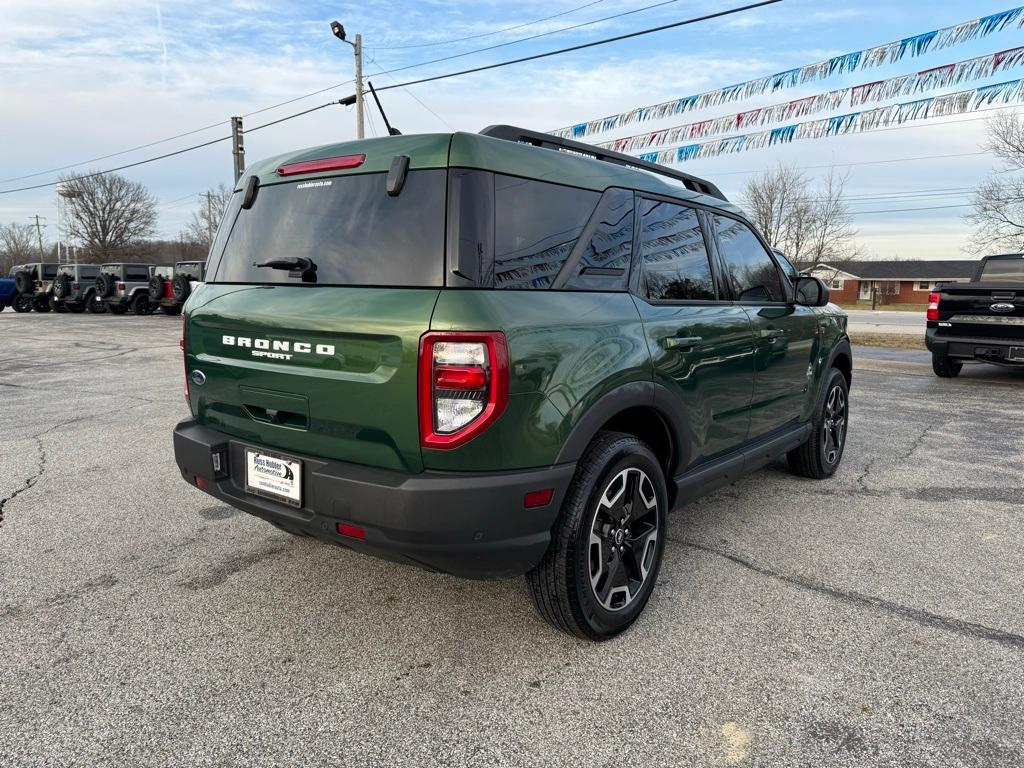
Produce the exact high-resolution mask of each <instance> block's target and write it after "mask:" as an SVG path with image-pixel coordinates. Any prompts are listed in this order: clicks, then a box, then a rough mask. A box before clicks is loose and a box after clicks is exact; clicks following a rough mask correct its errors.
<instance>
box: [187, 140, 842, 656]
mask: <svg viewBox="0 0 1024 768" xmlns="http://www.w3.org/2000/svg"><path fill="white" fill-rule="evenodd" d="M247 173H248V176H246V177H244V178H243V179H242V180H241V182H240V184H239V186H238V187H237V189H236V190H235V192H234V195H233V197H232V198H231V202H230V204H229V205H228V208H227V211H226V213H225V216H224V219H223V222H222V223H221V226H220V230H219V231H218V234H217V237H216V240H215V242H214V245H213V247H212V249H211V251H210V257H209V262H208V267H207V274H206V281H205V282H204V283H203V284H202V285H201V286H199V287H198V288H197V289H196V291H195V292H194V294H193V296H192V298H191V299H190V300H189V301H188V302H187V304H186V306H185V320H184V323H183V339H182V346H183V349H184V351H185V355H184V367H185V397H186V400H187V402H188V405H189V408H190V409H191V412H192V417H191V418H189V419H187V420H185V421H182V422H181V423H180V424H178V426H177V427H176V429H175V432H174V450H175V457H176V460H177V463H178V467H179V469H180V471H181V474H182V476H183V477H184V478H185V480H187V481H188V482H190V483H192V484H194V485H195V486H196V487H198V488H200V489H202V490H204V491H205V492H206V493H208V494H210V495H212V496H215V497H216V498H218V499H220V500H222V501H223V502H226V503H228V504H231V505H232V506H235V507H238V508H239V509H242V510H244V511H246V512H249V513H251V514H253V515H256V516H258V517H261V518H263V519H265V520H267V521H269V522H271V523H273V524H274V525H276V526H278V527H279V528H281V529H283V530H285V531H288V532H291V533H294V534H297V535H306V536H315V537H317V538H319V539H322V540H324V541H327V542H331V543H334V544H340V545H344V546H347V547H351V548H353V549H356V550H359V551H361V552H365V553H370V554H374V555H379V556H382V557H386V558H390V559H394V560H399V561H402V562H407V563H413V564H416V565H419V566H423V567H426V568H430V569H435V570H439V571H445V572H448V573H451V574H456V575H458V576H464V577H471V578H493V577H507V576H514V575H518V574H526V583H527V587H528V590H529V593H530V595H531V597H532V599H533V602H534V605H535V606H536V608H537V610H538V611H539V613H540V615H541V616H543V617H544V618H545V619H546V620H547V621H549V622H550V623H551V624H553V625H554V626H556V627H559V628H561V629H563V630H566V631H568V632H571V633H574V634H576V635H579V636H581V637H584V638H591V639H603V638H607V637H610V636H612V635H615V634H616V633H618V632H621V631H623V630H624V629H626V628H627V627H628V626H629V625H630V624H631V623H632V622H633V621H634V620H635V619H636V618H637V616H638V615H639V614H640V612H641V611H642V610H643V608H644V606H645V604H646V603H647V601H648V599H649V598H650V596H651V592H652V590H653V589H654V585H655V581H656V579H657V577H658V572H659V570H660V568H661V565H662V559H663V552H664V549H665V542H666V539H667V537H668V530H667V528H666V515H667V513H668V512H669V511H670V510H672V509H674V508H675V507H677V506H679V505H680V504H683V503H686V502H689V501H691V500H693V499H695V498H697V497H698V496H700V495H701V494H704V493H707V492H708V491H710V490H713V489H715V488H718V487H720V486H722V485H726V484H729V483H732V482H734V481H735V480H736V479H737V478H739V477H740V476H741V475H743V474H745V473H748V472H752V471H754V470H756V469H758V468H760V467H763V466H764V465H766V464H767V463H769V462H771V461H772V460H774V459H776V458H778V457H782V456H785V457H787V458H788V461H789V466H790V467H791V469H792V470H793V471H794V472H795V473H796V474H798V475H802V476H805V477H811V478H819V479H820V478H827V477H829V476H830V475H832V474H833V473H834V472H835V471H836V468H837V467H838V466H839V463H840V461H841V460H842V456H843V450H844V448H845V444H846V427H847V419H848V412H849V386H850V380H851V363H852V353H851V348H850V342H849V339H848V338H847V335H846V332H845V315H843V314H842V313H841V312H839V311H835V310H831V309H828V308H827V307H826V305H827V303H828V298H829V292H828V289H827V287H826V286H825V285H824V283H822V282H821V281H820V280H817V279H816V278H813V277H802V276H799V275H791V277H792V281H791V280H789V279H787V277H786V275H785V274H784V272H783V269H782V265H780V264H779V262H778V260H777V259H776V258H775V257H774V255H773V254H772V252H771V250H770V248H769V247H768V245H767V243H766V242H765V240H764V238H763V237H762V236H761V235H760V233H758V232H757V230H756V229H755V228H754V226H753V225H752V224H751V223H750V222H749V220H748V219H747V218H745V216H744V215H743V213H742V212H741V211H740V210H739V209H738V208H736V207H735V206H733V205H731V204H730V203H728V202H727V201H726V199H725V197H724V196H723V195H722V193H721V192H720V191H719V190H718V188H717V187H715V186H714V185H713V184H711V183H709V182H707V181H704V180H702V179H699V178H696V177H694V176H691V175H689V174H686V173H682V172H680V171H676V170H670V169H667V168H664V167H662V166H658V165H654V164H652V163H648V162H645V161H642V160H639V159H637V158H635V157H629V156H626V155H621V154H618V153H613V152H609V151H606V150H603V149H598V148H596V147H592V146H589V145H586V144H581V143H578V142H573V141H568V140H562V139H556V138H554V137H552V136H548V135H545V134H539V133H534V132H531V131H527V130H523V129H516V128H512V127H509V126H496V127H492V128H489V129H487V130H485V131H484V132H483V133H482V134H480V135H477V134H466V133H455V134H443V135H425V136H393V137H386V138H377V139H368V140H363V141H356V142H351V143H345V144H336V145H328V146H323V147H318V148H315V149H308V150H302V151H298V152H292V153H289V154H285V155H281V156H278V157H275V158H273V159H270V160H267V161H264V162H262V163H258V164H256V165H254V166H253V167H252V168H251V169H250V170H249V171H248V172H247Z"/></svg>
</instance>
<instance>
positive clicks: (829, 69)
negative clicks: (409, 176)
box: [550, 6, 1024, 139]
mask: <svg viewBox="0 0 1024 768" xmlns="http://www.w3.org/2000/svg"><path fill="white" fill-rule="evenodd" d="M1011 24H1016V25H1017V26H1018V27H1021V26H1024V6H1021V7H1018V8H1012V9H1010V10H1008V11H1002V12H1000V13H994V14H992V15H991V16H984V17H982V18H980V19H973V20H971V21H965V22H963V23H961V24H956V25H954V26H951V27H945V28H944V29H937V30H933V31H931V32H924V33H922V34H920V35H914V36H913V37H907V38H904V39H903V40H894V41H893V42H891V43H885V44H884V45H876V46H875V47H873V48H867V49H865V50H863V51H854V52H852V53H844V54H843V55H841V56H833V57H832V58H830V59H825V60H823V61H818V62H815V63H814V64H808V65H807V66H804V67H798V68H796V69H790V70H787V71H785V72H778V73H776V74H774V75H767V76H765V77H759V78H756V79H754V80H748V81H746V82H744V83H737V84H735V85H729V86H726V87H725V88H719V89H716V90H713V91H705V92H704V93H699V94H696V95H694V96H686V97H685V98H682V99H673V100H672V101H665V102H662V103H661V104H652V105H650V106H646V107H636V108H635V109H631V110H629V111H628V112H623V113H621V114H618V115H610V116H608V117H602V118H599V119H597V120H591V121H589V122H585V123H577V124H576V125H570V126H566V127H565V128H559V129H557V130H554V131H550V133H552V134H554V135H555V136H561V137H562V138H567V139H581V138H585V137H587V136H591V135H593V134H596V133H604V132H605V131H614V130H616V129H618V128H622V127H624V126H626V125H631V124H632V123H642V122H647V121H649V120H660V119H663V118H666V117H674V116H675V115H681V114H685V113H686V112H692V111H694V110H697V109H705V108H707V107H715V106H718V105H720V104H728V103H730V102H734V101H741V100H742V99H747V98H750V97H751V96H759V95H761V94H763V93H774V92H775V91H780V90H782V89H784V88H793V87H795V86H797V85H801V84H803V83H809V82H812V81H815V80H823V79H825V78H828V77H832V76H833V75H840V74H844V73H846V72H855V71H857V70H862V69H869V68H871V67H878V66H881V65H883V64H890V63H893V62H897V61H901V60H902V59H904V58H907V57H914V56H921V55H923V54H925V53H927V52H929V51H937V50H940V49H943V48H949V47H952V46H954V45H961V44H963V43H967V42H969V41H971V40H977V39H980V38H982V37H987V36H989V35H991V34H994V33H996V32H999V31H1001V30H1003V29H1005V28H1006V27H1008V26H1010V25H1011Z"/></svg>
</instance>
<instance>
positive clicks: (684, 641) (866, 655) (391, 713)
mask: <svg viewBox="0 0 1024 768" xmlns="http://www.w3.org/2000/svg"><path fill="white" fill-rule="evenodd" d="M179 325H180V323H179V321H178V319H177V318H166V317H162V316H155V317H140V318H136V317H131V316H127V317H120V318H115V317H105V316H97V317H93V316H66V315H53V314H51V315H42V316H40V315H34V314H33V315H24V316H21V315H19V316H15V315H13V314H11V313H7V312H5V313H3V315H0V338H2V339H3V342H2V345H0V425H2V427H0V430H2V431H0V434H2V439H0V499H2V501H0V505H2V516H3V522H2V523H0V640H2V648H0V651H2V653H3V657H2V660H0V765H4V766H8V765H10V766H36V765H40V766H41V765H47V766H63V765H72V764H73V765H76V766H92V765H96V766H114V765H125V766H129V765H130V766H139V765H144V766H149V765H161V766H164V765H167V766H171V765H173V766H196V765H240V766H243V765H244V766H257V765H289V766H291V765H294V766H321V765H323V766H328V765H332V766H342V765H343V766H346V767H350V766H371V765H372V766H401V765H409V766H438V765H473V766H548V765H566V766H569V765H572V766H604V765H609V766H610V765H644V766H669V765H672V766H705V765H707V766H718V765H760V766H822V765H828V766H853V765H858V766H860V765H886V766H925V765H942V766H961V765H970V766H987V767H990V766H1018V765H1021V764H1022V763H1024V612H1022V596H1021V595H1022V592H1021V584H1022V579H1024V575H1022V574H1024V547H1022V544H1024V517H1022V513H1024V491H1022V480H1024V419H1021V413H1022V407H1024V376H1022V375H1021V374H1013V373H1008V372H999V371H996V372H995V374H994V375H986V376H983V377H982V376H976V375H974V374H973V373H972V371H971V369H965V372H964V375H963V376H962V377H961V378H960V379H957V380H954V381H945V380H939V379H936V378H934V377H931V376H926V375H920V374H921V372H920V371H918V370H915V369H913V368H907V369H906V371H902V369H900V368H899V364H898V362H897V364H896V365H895V366H890V367H888V368H886V367H884V366H877V365H876V366H871V365H868V366H867V367H870V368H872V370H858V371H857V372H856V373H855V379H854V389H853V394H852V403H853V408H854V410H853V415H852V425H851V433H850V443H849V446H848V449H847V453H846V458H845V462H844V464H843V467H842V469H841V470H840V472H839V474H838V475H837V476H836V477H835V478H834V479H832V480H831V481H827V482H821V483H819V482H813V481H808V480H801V479H797V478H795V477H792V476H790V475H788V474H787V473H786V472H785V471H784V469H783V468H782V466H781V465H779V466H776V467H772V468H769V469H767V470H765V471H763V472H760V473H759V474H757V475H754V476H751V477H749V478H746V479H744V480H743V481H741V482H740V483H738V484H736V485H734V486H732V487H730V488H727V489H725V490H723V491H721V492H719V493H716V494H714V495H713V496H710V497H707V498H705V499H703V500H701V501H699V502H696V503H694V504H692V505H691V506H689V507H686V508H684V509H682V510H680V511H678V512H677V513H676V514H675V515H673V517H672V518H671V519H670V541H669V544H668V547H667V549H666V558H667V560H666V563H665V566H664V568H663V570H662V576H661V580H660V582H659V584H658V589H657V591H656V593H655V595H654V597H653V599H652V601H651V603H650V605H649V607H648V609H647V611H646V613H645V615H644V616H643V617H642V619H641V620H640V621H639V622H638V623H637V625H636V626H635V627H634V628H633V629H632V630H631V631H630V632H628V633H627V634H626V635H624V636H622V637H620V638H618V639H616V640H614V641H611V642H609V643H605V644H602V645H591V644H587V643H583V642H579V641H576V640H574V639H571V638H569V637H567V636H564V635H561V634H559V633H557V632H555V631H554V630H552V629H551V628H549V627H548V626H547V625H545V624H543V623H542V622H541V621H540V620H538V619H537V618H535V617H534V615H533V613H532V612H531V609H530V606H529V604H528V602H527V597H526V593H525V589H524V587H523V584H522V582H521V581H520V580H512V581H501V582H491V583H478V582H466V581H459V580H456V579H453V578H449V577H447V576H441V575H436V574H430V573H426V572H423V571H419V570H416V569H413V568H411V567H405V566H398V565H394V564H390V563H385V562H381V561H377V560H373V559H369V558H366V557H363V556H360V555H356V554H354V553H352V552H349V551H346V550H343V549H339V548H333V547H329V546H325V545H322V544H318V543H315V542H312V541H308V540H297V539H293V538H291V537H289V536H287V535H286V534H284V533H282V532H280V531H278V530H276V529H274V528H272V527H271V526H269V525H267V524H265V523H262V522H260V521H259V520H256V519H254V518H251V517H249V516H247V515H244V514H239V513H236V512H235V511H233V510H232V509H230V508H228V507H225V506H223V505H221V504H219V503H217V502H215V501H214V500H213V499H212V498H210V497H208V496H205V495H204V494H202V493H200V492H199V491H197V490H195V489H192V488H190V487H188V486H187V485H186V484H185V483H184V482H183V481H182V480H181V479H180V477H179V475H178V473H177V470H176V467H175V465H174V459H173V456H172V452H171V439H170V435H171V430H172V428H173V425H174V424H175V422H176V421H177V420H179V419H180V418H182V417H184V416H185V415H187V409H186V406H185V404H184V402H183V400H182V397H181V388H182V376H181V365H180V352H179V351H178V343H177V340H178V334H179ZM883 362H889V361H883Z"/></svg>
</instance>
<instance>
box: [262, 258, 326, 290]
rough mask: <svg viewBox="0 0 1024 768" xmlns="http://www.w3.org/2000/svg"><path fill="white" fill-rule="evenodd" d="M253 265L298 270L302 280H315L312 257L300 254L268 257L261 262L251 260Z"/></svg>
mask: <svg viewBox="0 0 1024 768" xmlns="http://www.w3.org/2000/svg"><path fill="white" fill-rule="evenodd" d="M253 266H254V267H256V268H257V269H261V268H263V267H267V268H269V269H286V270H288V271H289V272H298V273H299V274H300V275H301V276H302V282H304V283H315V282H316V264H315V263H313V260H312V259H307V258H304V257H301V256H293V257H292V258H288V259H270V260H269V261H265V262H263V263H262V264H257V263H256V262H253Z"/></svg>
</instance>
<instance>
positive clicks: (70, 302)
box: [52, 264, 106, 313]
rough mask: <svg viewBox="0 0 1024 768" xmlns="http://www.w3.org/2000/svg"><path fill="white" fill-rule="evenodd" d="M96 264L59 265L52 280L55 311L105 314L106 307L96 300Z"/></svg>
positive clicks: (98, 271) (97, 268)
mask: <svg viewBox="0 0 1024 768" xmlns="http://www.w3.org/2000/svg"><path fill="white" fill-rule="evenodd" d="M99 274H100V268H99V265H98V264H61V265H60V267H58V269H57V275H56V277H54V279H53V291H52V293H53V301H54V304H55V308H56V309H57V311H60V310H61V308H62V307H63V308H66V309H67V310H68V311H69V312H75V313H79V312H84V311H85V310H86V309H88V310H89V311H90V312H105V311H106V306H105V305H104V304H103V302H98V301H96V300H95V298H96V278H97V277H99Z"/></svg>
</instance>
